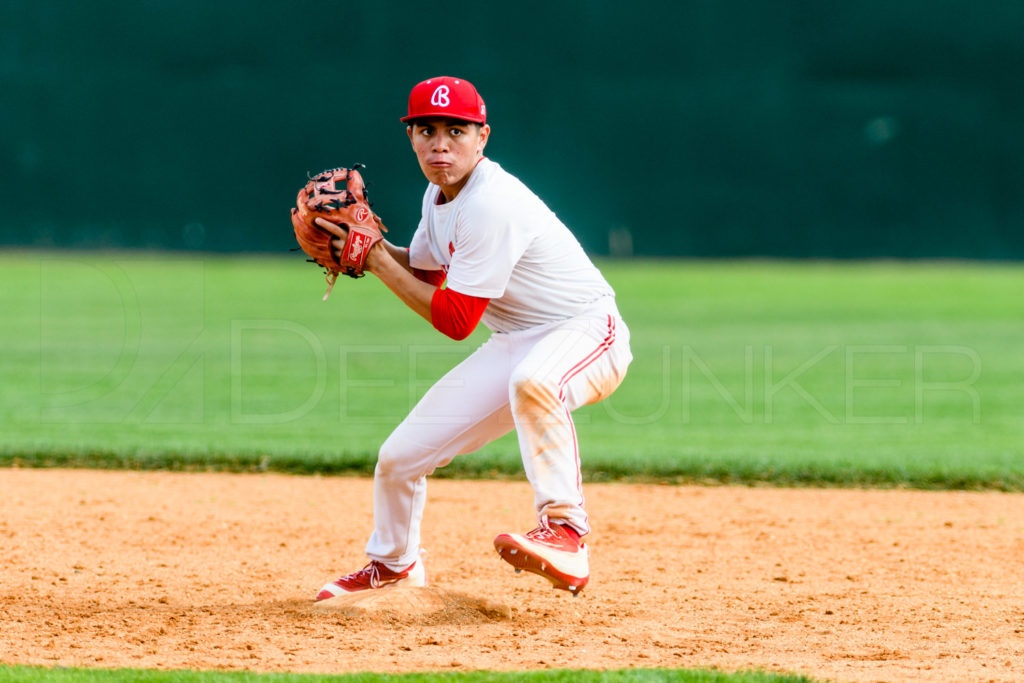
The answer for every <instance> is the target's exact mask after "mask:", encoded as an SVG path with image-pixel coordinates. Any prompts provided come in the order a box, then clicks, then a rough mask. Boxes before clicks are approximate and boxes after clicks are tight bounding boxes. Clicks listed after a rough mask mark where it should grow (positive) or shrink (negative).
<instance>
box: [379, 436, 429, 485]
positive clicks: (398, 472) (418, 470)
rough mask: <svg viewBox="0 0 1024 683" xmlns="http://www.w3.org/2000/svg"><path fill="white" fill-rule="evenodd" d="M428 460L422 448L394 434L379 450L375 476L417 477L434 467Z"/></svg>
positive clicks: (403, 478)
mask: <svg viewBox="0 0 1024 683" xmlns="http://www.w3.org/2000/svg"><path fill="white" fill-rule="evenodd" d="M428 461H429V458H428V457H426V455H425V454H424V453H423V452H422V449H421V448H418V447H416V446H414V445H413V444H411V443H409V442H407V441H405V440H404V439H401V438H398V437H396V436H395V435H394V434H392V435H391V436H390V437H388V439H387V440H386V441H385V442H384V443H383V445H381V447H380V450H379V451H377V467H376V468H375V469H374V476H375V477H382V478H387V479H402V480H405V479H409V478H416V477H419V476H421V475H423V474H427V473H429V472H427V471H425V470H430V469H432V468H431V467H430V464H429V462H428Z"/></svg>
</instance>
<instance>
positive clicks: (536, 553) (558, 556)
mask: <svg viewBox="0 0 1024 683" xmlns="http://www.w3.org/2000/svg"><path fill="white" fill-rule="evenodd" d="M494 549H495V550H497V551H498V554H499V555H501V559H503V560H505V561H506V562H508V563H509V564H510V565H512V566H513V567H515V568H516V572H517V573H518V572H520V571H522V570H524V569H525V570H526V571H528V572H532V573H534V574H537V575H538V576H543V577H544V578H545V579H547V580H548V581H550V582H551V584H552V585H553V586H554V587H555V588H558V589H561V590H566V591H569V592H570V593H572V594H573V597H575V596H576V595H577V594H578V593H579V592H580V591H581V590H583V587H584V586H586V585H587V582H588V581H590V563H589V562H588V560H587V546H586V544H585V543H583V541H581V540H580V537H579V534H578V533H576V530H575V529H573V528H572V527H569V526H565V525H562V524H557V523H554V524H552V523H549V522H548V520H547V518H546V517H545V518H543V519H541V523H540V526H539V527H537V528H536V529H534V530H533V531H529V532H527V533H525V534H501V535H499V536H498V537H497V538H495V539H494Z"/></svg>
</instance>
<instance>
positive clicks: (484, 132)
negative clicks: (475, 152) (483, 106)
mask: <svg viewBox="0 0 1024 683" xmlns="http://www.w3.org/2000/svg"><path fill="white" fill-rule="evenodd" d="M490 137H491V127H490V126H489V125H488V124H486V123H485V124H484V125H482V126H480V149H479V151H480V152H483V151H484V147H486V146H487V140H488V138H490Z"/></svg>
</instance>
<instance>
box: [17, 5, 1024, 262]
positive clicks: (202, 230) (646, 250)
mask: <svg viewBox="0 0 1024 683" xmlns="http://www.w3.org/2000/svg"><path fill="white" fill-rule="evenodd" d="M442 73H443V74H451V75H461V76H463V77H466V78H469V79H470V80H472V81H474V82H475V83H476V84H477V86H478V87H479V88H480V90H481V91H482V93H483V95H484V98H485V99H486V101H487V103H488V109H489V112H490V115H491V123H492V125H493V127H494V131H493V136H492V142H491V145H490V147H489V148H488V152H489V156H491V157H492V158H494V159H496V160H497V161H499V162H500V163H502V164H503V165H504V166H505V167H506V168H508V169H509V170H511V171H513V172H514V173H516V174H518V175H519V176H520V177H522V178H523V179H524V180H525V181H527V183H528V184H530V185H531V186H532V187H533V188H534V190H535V191H536V192H537V193H538V194H540V195H541V196H542V197H543V198H544V199H546V200H547V201H548V203H549V204H550V205H551V206H552V207H553V208H554V209H555V210H556V211H557V212H558V213H559V214H560V215H561V216H562V217H563V219H565V220H566V222H567V223H569V224H570V226H571V227H572V228H573V229H574V231H576V233H577V234H578V235H579V236H580V238H581V240H582V241H583V243H584V245H585V246H586V247H587V248H588V249H589V250H590V251H592V252H595V253H607V252H608V251H609V234H610V233H613V234H615V235H617V236H618V244H619V247H618V249H619V250H621V251H628V250H629V244H628V240H625V241H624V240H623V237H624V236H625V235H627V234H628V235H631V238H632V249H633V251H634V252H635V253H640V254H659V253H671V254H678V255H688V256H750V255H770V256H797V257H802V256H813V257H833V256H835V257H859V256H895V257H911V256H928V257H946V256H952V257H956V256H960V257H972V258H1021V257H1024V83H1022V81H1024V2H1020V1H1016V0H1015V1H1012V2H1011V1H1008V0H970V1H968V0H963V1H952V0H913V1H912V0H889V1H887V2H874V1H861V0H857V1H854V0H843V1H829V0H805V1H796V0H764V1H761V2H755V1H753V0H751V1H740V0H699V1H686V0H683V1H681V2H632V3H623V2H618V1H615V2H612V1H609V0H594V1H591V2H568V3H560V2H547V3H539V2H536V3H535V2H515V3H500V4H492V3H454V4H450V3H440V4H439V3H422V2H420V3H411V2H396V1H390V2H388V1H385V2H372V1H370V0H360V1H359V2H348V1H344V2H329V1H326V0H321V1H320V2H299V3H286V2H279V3H278V2H274V3H271V2H259V1H253V0H249V1H247V2H241V1H239V0H207V1H205V2H198V1H196V2H192V1H188V0H175V1H172V0H133V1H127V0H124V1H113V0H107V1H102V0H100V1H95V2H94V1H89V2H84V1H78V2H71V1H68V2H53V1H50V2H47V1H42V2H39V1H31V2H30V1H18V0H0V97H2V102H0V177H2V180H0V244H6V245H26V244H27V245H50V244H65V243H71V244H73V245H79V246H120V245H126V246H144V247H170V248H178V249H181V248H185V249H213V250H260V251H285V250H287V249H288V248H290V247H291V246H292V244H293V240H292V238H291V235H290V227H289V223H288V220H287V209H288V206H289V205H290V203H291V201H292V200H293V197H294V193H295V191H296V189H297V188H298V186H299V185H301V184H302V182H303V181H304V178H305V174H306V172H307V171H317V170H320V169H321V168H323V167H327V166H333V165H344V164H350V163H352V162H355V161H361V162H364V163H366V164H367V165H368V166H369V170H368V171H367V173H366V175H367V176H368V177H369V178H370V179H371V181H372V183H373V185H372V190H373V197H374V199H375V200H376V208H377V209H378V211H379V212H380V213H381V214H382V216H383V217H384V218H385V220H386V222H387V223H389V224H390V225H391V226H392V228H393V234H394V236H395V238H396V240H397V241H404V240H407V239H408V237H409V235H411V231H412V229H413V227H414V226H415V221H416V219H417V215H418V210H419V197H420V195H421V193H422V189H423V183H424V181H423V179H422V176H420V175H419V171H418V170H417V167H416V165H415V162H414V159H413V157H412V155H411V152H410V151H409V149H408V145H407V141H406V139H405V135H404V128H403V127H402V125H401V124H400V123H399V122H398V117H399V116H400V115H402V114H403V110H404V107H405V98H406V96H407V93H408V90H409V88H410V87H411V86H412V85H413V84H414V83H415V82H416V81H418V80H420V79H422V78H425V77H428V76H431V75H438V74H442Z"/></svg>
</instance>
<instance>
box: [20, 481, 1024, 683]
mask: <svg viewBox="0 0 1024 683" xmlns="http://www.w3.org/2000/svg"><path fill="white" fill-rule="evenodd" d="M586 493H587V498H588V504H589V505H588V507H589V511H590V514H591V520H592V523H593V526H594V532H593V533H592V534H591V536H590V542H591V548H592V567H591V569H592V577H593V578H592V580H591V584H590V586H589V587H588V588H587V590H586V591H585V593H584V594H583V595H582V596H581V597H579V598H576V599H574V598H572V597H571V596H569V595H568V594H566V593H562V592H556V591H552V590H551V589H550V588H549V587H548V586H547V584H546V583H544V582H543V581H541V580H540V579H538V578H537V577H534V576H531V575H528V574H522V575H515V574H514V573H513V572H512V570H511V568H510V567H507V566H505V565H504V564H503V563H502V562H501V561H500V560H499V559H498V556H497V554H496V553H495V552H494V550H493V548H492V546H491V540H492V538H493V537H494V535H495V534H496V533H498V532H501V531H505V530H519V531H523V530H526V529H528V528H529V527H530V526H532V523H533V517H532V512H531V510H530V501H531V500H532V498H531V493H530V491H529V488H528V487H527V486H526V485H525V484H523V483H501V482H479V481H474V482H453V481H441V480H438V481H432V482H431V483H430V492H429V494H428V495H429V503H428V506H427V517H426V519H425V521H424V528H425V532H424V546H425V547H426V549H427V551H428V555H427V560H426V561H427V568H428V571H429V576H430V580H431V586H430V592H429V594H428V593H426V592H425V593H423V595H421V596H420V598H418V599H417V600H418V602H417V604H418V605H419V607H415V608H413V609H410V611H406V608H403V607H401V603H393V604H390V603H388V602H386V601H384V602H382V603H379V604H377V605H375V606H372V608H371V609H368V610H364V611H359V610H352V609H345V608H343V607H339V608H335V609H325V608H324V606H320V607H314V605H313V603H312V600H311V599H312V596H313V594H314V593H315V592H316V590H317V589H318V588H319V587H320V585H321V584H322V583H324V582H325V581H326V580H329V579H333V578H336V576H337V575H338V574H340V573H342V571H350V570H353V569H356V568H358V567H359V566H361V565H362V564H363V562H364V559H363V555H362V548H363V545H364V543H365V540H366V536H367V534H368V533H369V530H370V525H371V484H370V482H369V481H368V480H365V479H347V478H318V477H291V476H281V475H270V474H264V475H223V474H173V473H139V472H95V471H77V470H75V471H68V470H43V471H39V470H19V469H6V470H0V628H2V632H0V633H2V635H0V662H4V663H9V664H43V665H57V664H59V665H62V666H80V667H103V668H112V667H143V668H159V669H172V668H173V669H179V668H191V669H249V670H256V671H293V672H332V673H341V672H354V671H368V670H369V671H384V672H403V671H422V670H446V671H451V670H471V669H489V670H516V669H538V668H562V667H574V668H575V667H585V668H600V669H606V668H619V667H629V666H637V667H717V668H721V669H725V670H738V669H750V668H758V669H766V670H774V671H789V672H800V673H805V674H808V675H811V676H814V677H818V678H824V679H833V680H840V681H880V680H884V681H951V680H956V681H1020V680H1024V570H1022V568H1024V495H1008V494H997V493H927V492H919V491H851V490H812V489H802V490H792V489H772V488H731V487H730V488H726V487H723V488H699V487H661V486H640V485H590V486H588V487H587V489H586ZM424 605H427V606H426V607H424Z"/></svg>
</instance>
